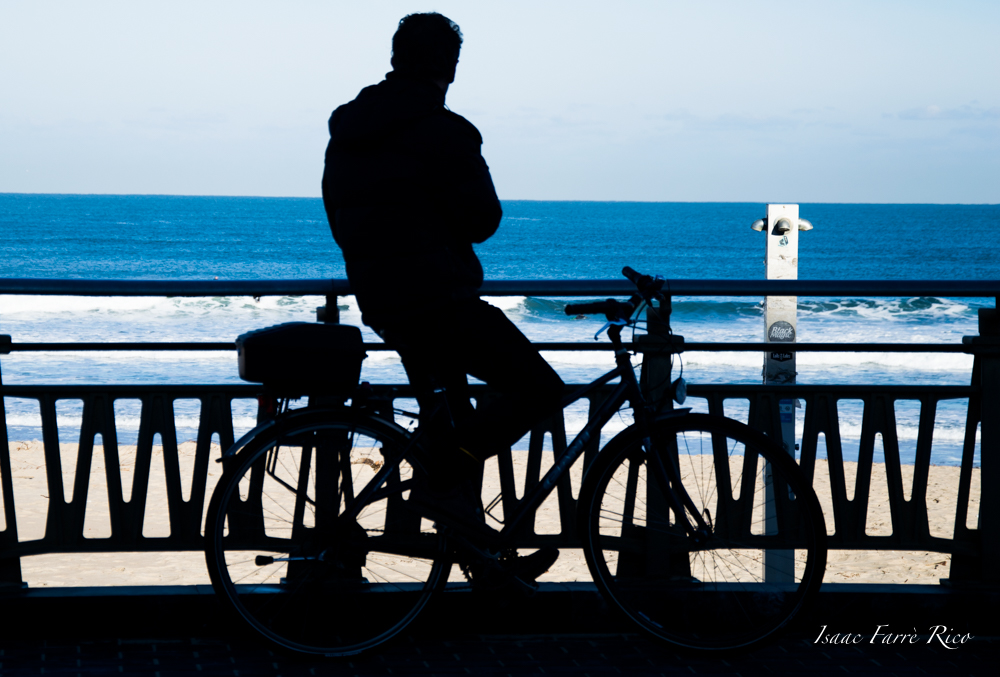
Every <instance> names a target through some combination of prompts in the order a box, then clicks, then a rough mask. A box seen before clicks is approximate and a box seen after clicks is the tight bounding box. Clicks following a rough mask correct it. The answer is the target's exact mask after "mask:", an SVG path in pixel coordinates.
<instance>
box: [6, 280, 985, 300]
mask: <svg viewBox="0 0 1000 677" xmlns="http://www.w3.org/2000/svg"><path fill="white" fill-rule="evenodd" d="M634 289H635V287H634V286H633V285H632V283H631V282H629V281H628V280H487V281H486V282H484V283H483V286H482V290H481V293H482V295H483V296H604V295H610V296H626V295H628V294H631V293H632V292H633V291H634ZM664 291H666V292H667V293H669V294H670V295H672V296H904V297H912V296H943V297H954V298H961V297H967V298H987V297H1000V280H667V281H666V284H665V285H664ZM351 293H352V291H351V285H350V283H349V282H348V281H347V280H342V279H329V280H325V279H321V280H316V279H306V280H75V279H48V278H0V294H17V295H53V296H254V297H258V296H326V295H333V296H348V295H350V294H351Z"/></svg>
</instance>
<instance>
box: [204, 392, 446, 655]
mask: <svg viewBox="0 0 1000 677" xmlns="http://www.w3.org/2000/svg"><path fill="white" fill-rule="evenodd" d="M408 443H409V437H408V435H407V434H406V433H405V432H404V431H403V430H402V429H401V428H399V427H398V426H395V425H394V424H391V423H388V422H386V421H382V420H380V419H376V418H363V419H361V420H360V421H352V420H349V419H347V418H343V419H342V420H338V418H337V414H336V413H332V412H317V413H316V414H315V415H306V416H301V415H300V416H297V417H295V418H294V419H293V420H289V421H286V422H284V423H282V422H280V421H279V422H278V423H276V424H275V425H274V426H272V427H271V428H269V429H267V430H264V431H262V432H261V433H260V434H258V435H257V436H256V437H255V438H254V439H253V440H252V441H250V442H249V443H247V444H246V445H245V446H244V448H243V449H242V450H241V451H240V452H239V453H238V454H237V455H236V456H235V457H234V458H233V459H231V460H230V461H229V462H228V463H229V467H227V469H226V471H225V473H224V475H223V478H222V479H221V480H220V482H219V486H218V488H217V489H216V491H215V493H214V494H213V495H212V500H211V503H210V505H209V510H208V517H207V521H206V534H205V536H206V543H207V547H206V560H207V564H208V570H209V573H210V575H211V577H212V584H213V586H214V588H215V590H216V592H217V593H219V594H221V595H222V597H223V598H224V599H225V600H227V601H228V603H229V605H230V606H231V607H232V609H233V610H234V611H235V612H236V613H237V614H238V615H239V617H240V618H242V619H243V620H244V621H245V622H246V623H248V624H249V625H250V627H252V628H253V629H254V630H255V631H257V632H259V633H260V634H261V635H263V636H264V637H265V638H267V639H268V640H270V641H271V642H273V643H274V644H276V645H277V646H279V647H281V648H284V649H290V650H293V651H297V652H305V653H311V654H322V655H326V656H347V655H353V654H357V653H360V652H361V651H364V650H366V649H370V648H372V647H375V646H378V645H380V644H382V643H384V642H386V641H388V640H389V639H391V638H392V637H394V636H395V635H397V634H398V633H399V632H400V631H402V630H403V628H405V627H406V626H407V625H408V624H409V623H410V622H411V621H412V620H413V619H414V618H415V617H416V616H417V614H418V613H419V612H420V611H421V609H423V607H424V606H425V605H426V604H427V602H428V600H429V599H430V596H431V594H432V593H433V592H434V591H435V590H436V589H438V588H439V587H441V586H442V585H443V584H444V582H445V580H446V578H447V573H448V571H449V569H450V567H449V566H448V562H447V559H446V554H445V553H446V543H445V539H444V537H443V536H442V535H441V534H438V533H436V532H435V531H434V529H433V527H432V526H431V525H430V524H429V523H427V522H426V520H421V519H420V517H419V516H417V515H416V514H415V513H413V512H412V511H410V510H409V509H408V507H407V505H406V503H407V500H406V499H407V497H408V491H409V487H408V484H404V482H406V481H407V480H409V479H411V477H412V474H413V469H412V467H411V466H410V465H409V464H408V463H407V462H406V461H405V460H400V458H399V457H400V456H401V455H402V452H403V450H404V449H406V445H407V444H408ZM385 470H388V471H387V472H383V471H385ZM377 474H382V475H384V482H383V483H382V484H381V487H380V488H379V491H378V492H377V493H375V494H374V495H373V496H372V497H371V498H370V499H367V500H360V501H359V499H358V495H359V494H361V493H363V492H364V489H365V487H366V486H369V485H370V483H371V482H372V480H373V478H375V477H376V475H377ZM375 484H376V485H377V484H378V482H376V483H375ZM371 486H375V485H371Z"/></svg>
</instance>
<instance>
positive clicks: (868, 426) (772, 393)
mask: <svg viewBox="0 0 1000 677" xmlns="http://www.w3.org/2000/svg"><path fill="white" fill-rule="evenodd" d="M632 289H633V287H632V286H631V284H630V283H628V282H626V281H605V280H571V281H491V282H487V283H486V284H485V285H484V288H483V294H484V295H488V296H501V295H519V296H553V297H569V296H589V297H594V296H616V295H617V296H623V295H628V294H629V293H630V291H631V290H632ZM664 291H665V292H666V293H667V294H668V298H669V297H673V296H758V297H759V296H766V295H775V296H779V295H780V296H854V297H858V296H861V297H876V296H884V297H897V296H904V297H912V296H938V297H1000V281H895V282H886V281H843V282H841V281H791V280H789V281H784V280H783V281H759V280H729V281H724V280H671V281H668V283H667V284H666V285H665V287H664ZM349 293H350V287H349V285H348V283H347V282H346V281H343V280H332V281H331V280H270V281H268V280H264V281H237V282H219V281H212V282H164V281H101V280H91V281H80V280H73V281H70V280H0V294H58V295H81V296H254V297H259V296H264V295H320V296H326V297H327V306H326V307H327V308H330V309H336V307H337V304H336V297H337V296H344V295H348V294H349ZM652 312H653V316H651V317H650V322H649V329H650V332H649V335H648V336H644V337H641V338H640V339H638V340H637V341H636V344H635V345H634V346H633V347H634V348H635V349H636V350H638V351H640V352H642V353H643V355H644V362H643V371H644V373H645V374H646V378H645V381H646V382H647V383H667V384H669V382H670V378H669V377H670V368H671V367H670V353H671V352H682V351H686V352H691V351H757V352H761V353H763V352H764V351H767V350H769V349H771V348H773V346H772V345H769V344H767V343H738V344H737V343H726V342H717V343H684V341H683V339H682V338H680V337H677V336H671V335H669V333H668V331H667V330H668V328H669V312H670V302H669V301H667V302H664V303H663V304H662V305H661V308H660V309H659V310H658V311H652ZM325 319H326V321H336V320H337V316H336V312H330V313H329V314H327V316H326V318H325ZM979 322H980V327H979V328H980V332H979V335H978V336H971V337H965V338H964V340H963V342H962V343H961V344H927V343H908V344H887V343H849V344H848V343H823V344H819V343H815V344H804V343H799V344H782V350H783V351H784V350H795V351H798V352H805V351H823V352H908V353H934V352H938V353H940V352H952V353H966V354H972V355H974V356H975V358H974V366H973V368H972V372H971V374H970V382H969V385H968V386H933V385H892V386H888V385H846V384H845V385H837V386H814V385H782V386H774V385H771V386H764V385H725V384H722V385H692V386H690V387H689V389H688V396H689V397H692V398H704V400H705V401H706V402H707V408H708V410H709V411H710V412H712V413H719V414H721V413H723V412H724V411H725V410H726V407H727V403H733V402H737V403H742V404H743V405H744V406H747V405H748V408H749V418H748V422H749V423H750V425H752V426H753V427H755V428H757V429H759V430H762V431H763V432H765V433H766V434H768V435H769V436H772V437H774V438H780V435H781V425H780V418H779V401H780V400H788V399H790V398H794V399H797V400H799V401H800V402H801V403H802V404H803V405H804V434H803V437H802V439H801V440H800V444H801V450H800V455H799V462H800V464H801V467H802V468H803V470H804V471H805V473H806V475H807V476H808V477H809V478H810V479H814V477H815V472H816V468H817V450H818V448H819V446H820V444H819V440H820V437H821V436H822V438H823V441H824V443H825V449H826V458H827V461H826V463H827V464H828V474H829V480H828V481H829V487H830V493H831V495H832V499H831V500H832V504H831V505H830V506H828V508H827V515H826V517H827V522H828V527H829V528H830V530H831V532H832V533H831V534H830V547H831V548H833V549H844V550H873V549H878V550H908V551H930V552H941V553H950V554H951V556H952V558H951V568H950V572H949V580H950V581H951V582H952V583H955V584H959V583H967V584H984V583H985V584H995V578H996V577H995V575H994V574H993V570H994V569H995V562H997V561H1000V560H998V556H1000V467H998V466H1000V316H998V314H997V310H996V308H985V309H982V310H980V312H979ZM536 345H537V346H538V347H539V348H540V349H542V350H594V349H595V348H598V349H599V348H600V347H601V346H597V345H595V344H593V343H539V344H536ZM604 347H607V346H604ZM664 347H666V348H667V350H664V349H663V348H664ZM367 349H368V350H384V349H386V348H385V346H384V345H381V344H370V345H368V346H367ZM98 350H99V351H137V350H148V351H170V350H174V351H177V350H184V351H192V350H234V345H233V344H232V343H162V342H160V343H156V342H151V343H134V342H130V343H114V342H107V343H21V342H17V341H14V340H13V339H12V338H11V337H9V336H0V355H2V354H9V353H11V352H27V353H30V352H37V351H98ZM259 390H260V389H259V387H258V386H254V385H219V386H195V385H170V386H158V385H129V386H108V385H91V386H87V385H81V386H54V385H53V386H45V385H32V386H27V385H21V386H18V385H3V384H2V381H0V394H2V397H4V398H8V397H12V398H13V397H17V398H26V399H30V400H35V401H37V402H38V407H39V411H40V413H41V421H42V436H43V444H44V459H45V467H44V473H45V479H46V485H47V489H48V508H47V514H46V517H45V527H44V536H42V537H41V538H37V539H29V540H22V539H20V538H19V536H18V515H19V513H18V506H17V505H16V502H15V499H14V485H13V481H12V466H11V456H10V451H9V444H8V437H7V424H6V417H5V414H4V410H3V409H0V494H2V513H0V516H2V518H3V519H2V520H0V525H2V526H3V530H2V531H0V586H3V587H20V586H21V585H22V578H21V567H20V559H21V558H23V557H28V556H32V555H40V554H45V553H83V552H146V551H198V550H202V548H203V536H202V521H203V514H204V506H205V503H206V501H207V496H206V480H207V477H208V474H209V472H208V471H209V466H210V460H211V459H210V455H211V453H210V449H211V442H212V439H213V436H215V437H216V438H217V439H218V441H219V444H220V445H221V446H222V448H226V447H227V446H228V445H230V444H232V442H233V437H234V434H233V420H232V405H233V401H234V400H236V399H246V398H254V397H256V395H257V394H258V392H259ZM653 390H654V392H652V393H651V395H652V396H654V397H665V392H664V391H663V390H662V386H660V387H659V388H654V389H653ZM373 391H374V392H373V394H374V396H376V397H379V398H381V399H382V400H383V401H384V402H385V403H386V405H385V406H386V407H387V409H391V407H392V404H393V403H394V401H395V400H396V399H399V398H408V397H412V391H411V390H410V389H409V386H407V385H405V384H374V386H373ZM609 392H610V390H609V387H606V388H605V389H604V390H600V391H597V392H596V393H595V394H594V395H592V397H591V398H590V408H591V411H593V410H594V409H595V408H596V407H599V406H600V404H601V402H602V400H603V399H604V398H605V397H606V396H607V394H608V393H609ZM473 394H474V395H475V396H476V397H489V393H488V392H487V391H486V390H485V388H484V387H478V388H474V389H473ZM192 398H193V399H197V400H198V401H199V402H200V419H199V421H200V422H199V428H198V435H197V442H196V451H195V458H194V466H193V471H192V473H190V475H191V476H190V479H185V478H184V477H182V472H181V470H180V459H179V454H178V439H177V434H176V428H175V402H176V401H177V400H179V399H192ZM123 399H131V400H138V401H140V402H141V418H140V425H139V435H138V442H137V449H136V457H135V469H134V475H133V478H132V482H131V488H130V490H129V491H128V492H125V491H123V484H122V476H121V472H120V458H119V450H120V447H119V443H118V434H117V431H116V427H115V416H114V406H115V402H116V401H117V400H123ZM848 399H850V400H860V401H862V402H863V422H862V429H861V438H860V445H859V449H858V461H857V467H856V471H855V473H854V491H853V493H852V494H849V492H848V487H847V483H846V480H845V463H844V453H843V447H842V443H841V431H840V423H839V419H838V402H840V401H842V400H848ZM950 399H967V400H968V411H967V415H966V426H965V439H964V444H963V453H962V461H961V467H960V471H959V485H958V497H957V509H956V513H955V517H954V529H953V531H952V533H951V535H950V537H945V536H941V535H935V534H933V533H932V532H931V530H930V528H929V524H928V510H927V487H928V476H929V469H930V460H931V446H932V439H933V429H934V424H935V414H936V410H937V407H938V404H939V403H940V402H942V401H944V400H950ZM67 400H70V401H76V402H82V407H83V415H82V423H81V428H80V435H79V440H78V447H77V450H76V464H75V472H74V475H73V478H72V498H71V499H70V500H67V498H66V494H67V492H66V491H65V489H64V480H63V475H64V473H63V468H62V456H61V452H60V447H59V444H60V439H59V430H58V427H57V425H56V405H57V402H60V401H67ZM901 400H908V401H909V400H912V401H918V402H919V403H920V404H919V406H920V415H919V430H918V436H917V442H916V455H915V463H914V466H913V470H912V474H913V479H912V484H911V485H910V491H909V497H907V492H906V490H905V489H906V488H907V487H906V486H905V485H904V481H903V473H902V470H903V465H902V463H901V460H900V450H899V443H898V439H897V434H896V408H897V403H898V402H899V401H901ZM977 433H978V438H979V445H980V452H981V462H980V465H981V467H980V469H979V475H980V492H979V493H980V500H979V503H978V514H975V512H974V511H975V509H976V505H975V502H973V501H972V500H971V499H970V496H971V494H972V488H973V487H972V485H973V472H974V469H973V465H974V462H973V461H974V458H973V457H974V450H975V446H976V439H977ZM98 436H100V440H101V442H102V444H101V447H100V448H101V449H102V451H103V459H100V460H103V465H104V473H105V478H104V479H105V481H106V486H107V491H108V509H109V513H110V515H109V518H110V534H109V535H107V536H105V537H101V538H88V537H86V536H85V533H84V523H85V519H86V512H87V499H88V490H89V487H90V481H91V474H92V469H93V468H94V467H95V465H94V463H95V456H94V451H95V440H96V439H97V437H98ZM157 436H159V439H160V444H159V445H157V446H161V447H162V453H163V459H164V468H165V475H166V493H167V502H166V503H167V509H168V513H169V514H168V515H167V518H168V521H169V535H163V536H147V535H144V520H145V519H146V516H147V505H146V503H147V496H148V492H149V486H150V469H151V465H152V459H153V450H154V441H155V438H156V437H157ZM546 436H548V437H549V439H550V444H551V449H552V452H553V453H555V454H558V453H560V451H561V450H563V449H565V447H566V426H565V422H564V420H563V419H562V417H554V418H550V419H549V420H547V421H544V422H543V423H542V424H540V425H539V426H537V427H536V428H535V429H534V430H532V432H531V433H530V438H529V445H528V457H527V472H526V477H525V480H524V483H523V484H524V486H521V487H517V486H516V485H517V480H516V478H515V473H514V471H513V464H512V461H511V457H510V455H501V457H500V458H499V459H498V467H499V473H500V485H501V489H502V491H503V495H504V500H505V501H507V500H513V497H514V496H515V494H521V495H523V493H524V492H525V491H527V490H529V489H530V488H531V487H532V486H533V485H534V484H535V483H537V482H538V481H539V478H540V476H541V471H542V468H543V467H544V465H545V463H544V461H545V458H544V457H545V455H546V454H548V453H550V452H548V451H546V447H545V445H544V444H543V440H544V439H545V437H546ZM877 439H879V440H880V441H881V445H882V451H883V454H884V461H885V473H886V476H887V480H888V492H889V493H888V499H889V500H888V503H889V511H890V513H891V514H890V520H891V534H888V535H872V534H871V533H869V529H868V528H867V527H868V525H867V523H866V522H867V516H868V514H869V510H868V502H869V488H870V486H871V480H872V473H873V467H874V463H873V459H874V450H875V447H876V440H877ZM598 443H599V440H598V439H596V438H595V439H594V440H591V442H590V443H589V444H590V446H589V448H588V450H587V453H586V454H585V455H584V459H583V463H584V464H587V463H589V462H590V460H591V459H592V458H593V457H594V455H595V454H596V452H597V447H598ZM185 482H189V483H190V484H189V485H188V486H186V487H185ZM185 489H187V490H186V491H185ZM126 493H127V494H128V495H126ZM185 495H186V496H187V498H185ZM556 497H557V503H558V510H559V525H560V531H559V533H555V534H553V533H544V534H539V533H526V534H525V536H524V540H523V541H522V542H521V543H519V545H520V546H523V547H526V548H527V547H538V546H541V545H545V544H551V545H556V546H558V547H563V548H570V547H579V541H578V537H577V534H576V526H575V524H576V522H575V499H574V496H573V491H572V488H571V486H570V480H569V478H568V476H567V477H564V480H563V481H562V482H561V483H560V484H559V485H558V488H557V492H556ZM970 506H971V507H970ZM970 510H972V511H973V512H971V513H970Z"/></svg>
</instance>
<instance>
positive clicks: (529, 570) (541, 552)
mask: <svg viewBox="0 0 1000 677" xmlns="http://www.w3.org/2000/svg"><path fill="white" fill-rule="evenodd" d="M557 559H559V549H558V548H554V547H552V546H551V545H549V546H546V547H544V548H539V549H538V550H536V551H535V552H533V553H531V554H530V555H527V556H526V557H521V556H515V557H514V558H513V559H508V560H506V561H503V562H502V563H501V565H500V566H501V567H502V568H503V569H504V570H506V571H507V572H508V573H509V574H510V575H511V576H514V577H515V578H517V579H519V580H520V581H521V583H524V584H526V585H528V586H532V587H534V586H536V584H535V579H536V578H538V577H539V576H541V575H542V574H544V573H545V572H546V571H548V570H549V569H551V568H552V565H553V564H555V562H556V560H557Z"/></svg>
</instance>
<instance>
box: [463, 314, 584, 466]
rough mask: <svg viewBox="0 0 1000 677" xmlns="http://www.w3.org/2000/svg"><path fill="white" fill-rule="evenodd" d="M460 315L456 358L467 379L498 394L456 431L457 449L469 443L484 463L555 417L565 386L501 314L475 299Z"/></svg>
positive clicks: (525, 338)
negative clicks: (548, 416)
mask: <svg viewBox="0 0 1000 677" xmlns="http://www.w3.org/2000/svg"><path fill="white" fill-rule="evenodd" d="M462 310H463V312H462V313H461V315H460V316H459V318H460V320H461V323H460V325H459V326H458V327H456V328H455V334H456V339H457V340H456V342H455V343H456V346H457V347H458V349H457V352H458V355H457V357H458V359H459V360H460V363H461V364H462V368H463V369H464V370H465V371H466V372H467V373H469V374H472V375H473V376H475V377H476V378H478V379H479V380H481V381H484V382H485V383H486V384H488V385H489V386H490V387H491V388H492V389H493V390H495V391H496V392H497V393H498V394H499V397H498V398H497V399H495V400H494V401H492V402H490V403H489V405H486V406H482V405H480V406H477V408H476V414H475V416H473V417H471V418H468V419H463V420H462V421H461V422H460V424H459V426H458V435H459V443H460V444H462V443H467V444H468V446H469V447H471V449H469V450H470V451H471V452H472V453H473V454H474V455H476V456H477V457H478V458H479V460H481V461H482V460H485V459H486V458H489V457H490V456H493V455H495V454H497V453H499V452H500V451H502V450H503V449H508V448H510V446H511V445H513V444H514V443H515V442H517V440H519V439H521V437H522V436H523V435H524V434H525V433H526V432H528V430H530V429H531V427H532V426H534V425H535V424H537V423H538V422H539V421H540V420H541V419H542V418H544V417H545V416H547V415H550V414H552V413H555V412H556V411H557V410H558V406H559V403H560V401H561V400H562V396H563V391H564V389H565V386H564V384H563V381H562V379H561V378H559V375H558V374H556V372H555V370H554V369H552V367H551V366H550V365H549V364H548V362H546V361H545V360H544V359H543V358H542V356H541V355H540V354H539V353H538V350H536V349H535V347H534V346H533V345H532V344H531V342H530V341H529V340H528V338H527V337H526V336H525V335H524V334H522V333H521V331H520V330H519V329H518V328H517V327H516V326H515V325H514V323H513V322H511V321H510V320H509V319H508V318H507V316H506V315H504V314H503V312H502V311H501V310H500V309H498V308H496V307H494V306H491V305H490V304H488V303H486V302H485V301H480V300H478V299H477V300H475V301H472V302H468V303H466V304H463V305H462Z"/></svg>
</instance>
